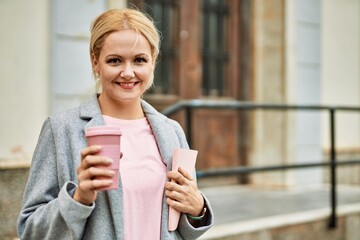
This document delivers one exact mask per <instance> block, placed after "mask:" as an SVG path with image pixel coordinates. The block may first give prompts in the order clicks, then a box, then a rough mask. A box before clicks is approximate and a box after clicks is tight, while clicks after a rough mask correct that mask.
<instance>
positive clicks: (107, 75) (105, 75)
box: [100, 68, 120, 81]
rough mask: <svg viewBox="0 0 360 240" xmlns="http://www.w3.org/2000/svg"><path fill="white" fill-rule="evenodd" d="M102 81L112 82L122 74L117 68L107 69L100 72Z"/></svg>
mask: <svg viewBox="0 0 360 240" xmlns="http://www.w3.org/2000/svg"><path fill="white" fill-rule="evenodd" d="M100 74H101V79H102V80H103V81H112V80H113V79H115V78H116V77H117V76H119V74H120V70H119V69H117V68H106V69H103V71H101V72H100Z"/></svg>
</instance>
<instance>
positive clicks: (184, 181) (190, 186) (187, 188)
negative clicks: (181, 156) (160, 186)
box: [165, 168, 204, 216]
mask: <svg viewBox="0 0 360 240" xmlns="http://www.w3.org/2000/svg"><path fill="white" fill-rule="evenodd" d="M168 178H169V179H170V180H173V181H170V182H166V183H165V189H166V191H165V195H166V196H167V199H166V203H167V204H168V205H169V206H171V207H172V208H174V209H176V210H178V211H180V212H183V213H187V214H190V215H192V216H199V215H201V213H202V210H203V208H204V198H203V196H202V195H201V193H200V191H199V189H198V188H197V184H196V181H195V180H194V179H193V178H192V177H191V176H190V174H189V173H188V172H186V171H185V170H184V169H182V168H179V170H178V171H171V172H169V173H168Z"/></svg>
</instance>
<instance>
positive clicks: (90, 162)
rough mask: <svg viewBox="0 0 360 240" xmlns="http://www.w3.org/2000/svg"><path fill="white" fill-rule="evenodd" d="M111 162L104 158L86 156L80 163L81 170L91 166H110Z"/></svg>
mask: <svg viewBox="0 0 360 240" xmlns="http://www.w3.org/2000/svg"><path fill="white" fill-rule="evenodd" d="M112 162H113V160H112V159H111V158H108V157H104V156H93V155H87V156H86V157H85V158H84V159H83V160H82V162H81V164H80V165H81V168H83V169H87V168H90V167H93V166H99V165H100V166H101V165H102V166H109V165H111V164H112Z"/></svg>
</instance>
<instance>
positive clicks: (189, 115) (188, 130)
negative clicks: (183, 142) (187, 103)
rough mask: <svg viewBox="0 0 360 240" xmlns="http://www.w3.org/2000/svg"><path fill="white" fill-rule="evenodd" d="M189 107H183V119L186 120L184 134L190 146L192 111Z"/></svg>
mask: <svg viewBox="0 0 360 240" xmlns="http://www.w3.org/2000/svg"><path fill="white" fill-rule="evenodd" d="M191 110H192V109H191V107H186V108H185V112H186V113H185V115H186V116H185V121H186V136H187V141H188V144H189V147H190V148H191V147H192V121H191V120H192V111H191Z"/></svg>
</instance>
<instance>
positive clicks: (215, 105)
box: [162, 100, 360, 229]
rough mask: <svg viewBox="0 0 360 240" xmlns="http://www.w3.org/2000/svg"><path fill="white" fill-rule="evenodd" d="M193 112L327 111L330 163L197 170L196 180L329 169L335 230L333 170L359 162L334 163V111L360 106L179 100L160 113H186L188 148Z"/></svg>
mask: <svg viewBox="0 0 360 240" xmlns="http://www.w3.org/2000/svg"><path fill="white" fill-rule="evenodd" d="M193 109H234V110H256V109H259V110H282V111H288V110H301V111H327V112H328V113H329V125H330V161H328V162H321V163H319V162H316V163H299V164H285V165H273V166H257V167H232V168H222V169H211V170H203V171H197V177H198V178H204V177H212V176H229V175H239V174H250V173H257V172H265V171H278V170H289V169H302V168H315V167H330V186H331V189H330V208H331V214H330V218H329V225H328V226H329V228H331V229H332V228H336V226H337V213H336V211H337V209H336V208H337V187H336V186H337V182H336V167H337V166H338V165H350V164H360V160H344V161H343V160H342V161H341V162H338V161H337V152H336V145H335V139H336V138H335V137H336V136H335V121H336V118H335V113H336V112H337V111H356V112H359V113H360V107H349V106H325V105H284V104H263V103H250V102H242V101H215V100H187V101H180V102H178V103H176V104H174V105H172V106H169V107H168V108H166V109H165V110H164V111H163V112H162V113H163V114H164V115H166V116H171V115H173V114H174V113H177V112H178V111H181V110H184V111H185V122H186V129H187V134H186V135H187V136H188V142H189V145H190V146H191V144H192V140H191V136H192V110H193Z"/></svg>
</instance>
